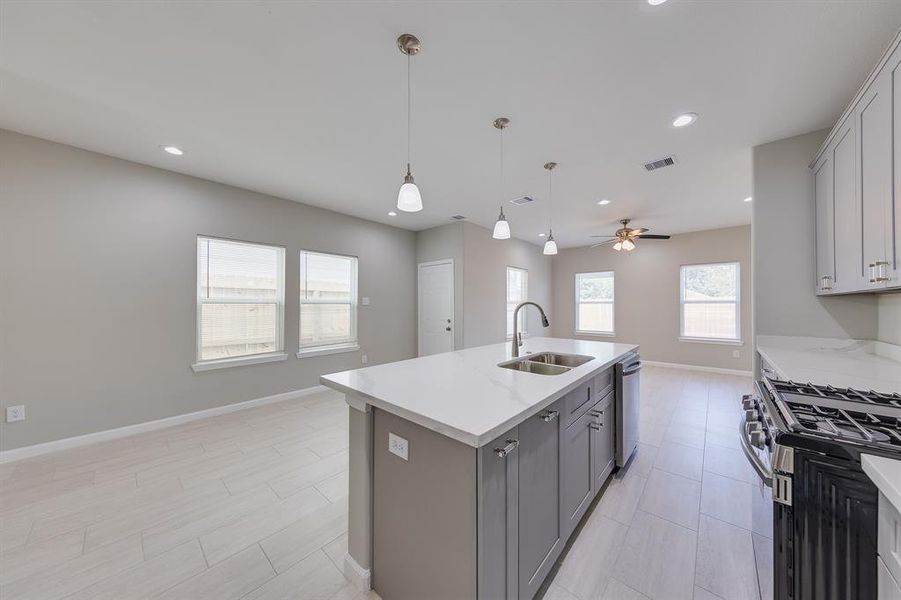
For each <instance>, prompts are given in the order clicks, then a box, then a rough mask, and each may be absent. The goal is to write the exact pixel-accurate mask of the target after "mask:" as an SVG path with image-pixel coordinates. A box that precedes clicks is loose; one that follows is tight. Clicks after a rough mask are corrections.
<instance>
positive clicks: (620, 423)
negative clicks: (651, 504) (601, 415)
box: [616, 352, 641, 467]
mask: <svg viewBox="0 0 901 600" xmlns="http://www.w3.org/2000/svg"><path fill="white" fill-rule="evenodd" d="M640 370H641V357H640V356H639V355H638V353H636V352H630V353H629V354H627V355H626V356H625V357H623V360H622V361H620V362H618V363H616V466H617V467H622V466H625V464H626V463H627V462H629V458H630V457H631V456H632V453H633V452H635V449H636V448H637V447H638V417H639V404H640V400H641V389H640V386H639V383H638V382H639V379H638V372H639V371H640Z"/></svg>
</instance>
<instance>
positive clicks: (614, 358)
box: [319, 337, 638, 448]
mask: <svg viewBox="0 0 901 600" xmlns="http://www.w3.org/2000/svg"><path fill="white" fill-rule="evenodd" d="M637 350H638V346H635V345H632V344H613V343H608V342H594V341H586V340H570V339H559V338H543V337H539V338H529V339H527V340H525V341H524V343H523V346H522V347H521V348H520V357H523V356H525V355H526V354H527V353H535V352H557V353H562V354H584V355H588V356H593V357H594V358H593V359H592V360H591V361H589V362H587V363H585V364H584V365H581V366H578V367H576V368H574V369H572V370H571V371H569V372H567V373H563V374H561V375H538V374H535V373H523V372H520V371H515V370H512V369H502V368H500V367H498V366H497V365H498V363H501V362H504V361H506V360H510V358H511V353H510V343H509V342H507V343H503V344H492V345H489V346H479V347H476V348H469V349H466V350H457V351H455V352H447V353H444V354H434V355H431V356H423V357H421V358H413V359H410V360H404V361H400V362H394V363H389V364H384V365H377V366H374V367H367V368H365V369H354V370H352V371H342V372H340V373H332V374H330V375H323V376H321V377H320V378H319V381H320V382H321V383H322V384H323V385H325V386H327V387H330V388H332V389H335V390H338V391H340V392H344V393H345V394H350V395H351V396H356V397H358V398H362V399H363V400H364V401H365V402H366V404H370V405H372V406H375V407H376V408H380V409H383V410H385V411H388V412H390V413H393V414H396V415H398V416H400V417H403V418H405V419H408V420H410V421H413V422H414V423H417V424H419V425H422V426H423V427H427V428H428V429H431V430H433V431H437V432H438V433H441V434H443V435H446V436H448V437H451V438H453V439H456V440H458V441H460V442H463V443H464V444H467V445H469V446H473V447H475V448H479V447H481V446H484V445H485V444H487V443H488V442H490V441H492V440H493V439H494V438H496V437H497V436H499V435H501V434H502V433H504V432H505V431H507V430H509V429H510V428H512V427H514V426H516V425H518V424H519V423H520V422H522V421H523V420H524V419H526V418H528V417H530V416H532V415H533V414H535V413H537V412H538V411H540V410H542V409H544V408H545V407H547V406H548V405H550V404H551V403H553V402H554V401H555V400H556V399H557V398H559V397H561V396H562V395H564V394H565V393H566V392H568V391H570V390H571V389H573V388H575V387H577V386H578V385H580V384H581V383H582V382H584V381H586V380H587V379H588V378H589V377H591V376H592V375H594V374H595V373H596V372H597V371H600V370H602V369H604V368H606V367H609V366H611V365H613V364H615V363H617V362H619V361H620V360H621V359H622V358H623V357H624V356H625V355H626V354H628V353H629V352H631V351H637ZM352 404H353V403H352Z"/></svg>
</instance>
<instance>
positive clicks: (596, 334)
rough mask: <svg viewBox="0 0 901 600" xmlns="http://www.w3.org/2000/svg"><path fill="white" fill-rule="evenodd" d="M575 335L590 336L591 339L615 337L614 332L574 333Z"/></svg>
mask: <svg viewBox="0 0 901 600" xmlns="http://www.w3.org/2000/svg"><path fill="white" fill-rule="evenodd" d="M575 335H581V336H591V337H607V338H612V337H616V332H615V331H576V332H575Z"/></svg>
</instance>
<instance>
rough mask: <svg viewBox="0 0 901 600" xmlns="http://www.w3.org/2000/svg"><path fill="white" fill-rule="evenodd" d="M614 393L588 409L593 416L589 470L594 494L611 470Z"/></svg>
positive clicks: (614, 421)
mask: <svg viewBox="0 0 901 600" xmlns="http://www.w3.org/2000/svg"><path fill="white" fill-rule="evenodd" d="M613 399H614V394H613V393H611V394H608V395H607V396H606V397H605V398H604V399H603V400H601V401H600V402H598V403H597V405H596V406H594V408H592V409H591V410H590V411H588V414H589V415H590V416H591V417H593V419H594V420H593V421H592V424H591V427H590V431H591V458H592V460H591V463H592V465H591V471H592V480H593V481H592V490H593V493H594V494H596V493H597V492H598V491H600V489H601V488H602V487H603V485H604V483H605V482H606V481H607V477H609V476H610V473H612V472H613V466H614V448H613V429H614V427H615V424H616V419H615V418H614V417H615V415H614V414H613V410H614V406H615V403H614V402H613Z"/></svg>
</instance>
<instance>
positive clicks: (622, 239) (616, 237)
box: [591, 219, 670, 252]
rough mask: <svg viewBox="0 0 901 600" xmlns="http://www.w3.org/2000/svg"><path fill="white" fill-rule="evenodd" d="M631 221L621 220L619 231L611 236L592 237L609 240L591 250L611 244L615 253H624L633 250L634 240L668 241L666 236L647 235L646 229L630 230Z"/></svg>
mask: <svg viewBox="0 0 901 600" xmlns="http://www.w3.org/2000/svg"><path fill="white" fill-rule="evenodd" d="M630 221H631V219H622V220H620V223H622V224H623V226H622V227H621V228H620V229H617V230H616V231H615V232H613V235H593V236H591V237H601V238H610V239H609V240H604V241H603V242H599V243H597V244H594V245H593V246H591V247H592V248H597V247H598V246H605V245H607V244H613V249H614V250H616V251H617V252H619V251H621V250H625V251H626V252H631V251H632V250H634V249H635V240H637V239H643V240H668V239H669V238H670V236H668V235H653V234H649V233H647V231H648V230H647V229H645V228H644V227H639V228H637V229H632V228H631V227H629V222H630Z"/></svg>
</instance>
